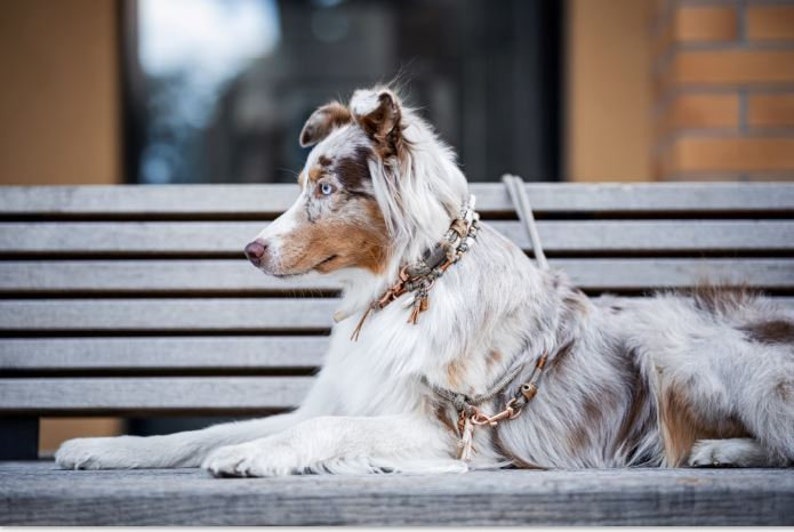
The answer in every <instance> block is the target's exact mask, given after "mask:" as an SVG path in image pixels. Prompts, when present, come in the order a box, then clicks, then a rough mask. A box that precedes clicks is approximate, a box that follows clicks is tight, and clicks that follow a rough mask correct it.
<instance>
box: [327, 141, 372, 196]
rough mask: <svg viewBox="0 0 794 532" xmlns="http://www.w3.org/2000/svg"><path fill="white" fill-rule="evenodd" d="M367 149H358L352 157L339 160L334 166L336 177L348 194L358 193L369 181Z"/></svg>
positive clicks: (368, 152) (368, 155) (368, 154)
mask: <svg viewBox="0 0 794 532" xmlns="http://www.w3.org/2000/svg"><path fill="white" fill-rule="evenodd" d="M371 154H372V152H371V151H370V150H369V149H368V148H364V147H358V148H356V152H355V154H354V155H353V156H352V157H345V158H343V159H340V160H339V162H338V163H337V164H336V177H337V178H338V179H339V182H340V183H342V186H343V187H345V189H346V190H347V191H348V192H351V193H354V192H357V191H360V189H361V188H362V187H363V185H364V183H365V182H366V181H370V180H371V177H370V174H369V157H370V155H371Z"/></svg>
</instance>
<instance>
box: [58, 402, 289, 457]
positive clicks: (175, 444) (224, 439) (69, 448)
mask: <svg viewBox="0 0 794 532" xmlns="http://www.w3.org/2000/svg"><path fill="white" fill-rule="evenodd" d="M300 419H305V416H304V415H302V414H301V412H300V411H298V412H294V413H291V414H282V415H277V416H271V417H267V418H262V419H254V420H250V421H241V422H236V423H224V424H221V425H215V426H212V427H208V428H206V429H201V430H192V431H188V432H177V433H175V434H168V435H164V436H146V437H143V436H115V437H107V438H77V439H74V440H69V441H67V442H65V443H64V444H63V445H61V447H60V449H58V452H57V453H56V454H55V461H56V463H57V464H58V465H59V466H61V467H63V468H66V469H132V468H157V467H198V466H199V465H200V464H201V462H202V460H204V458H206V457H207V454H208V453H209V452H210V451H212V450H214V449H217V448H218V447H221V446H224V445H231V444H234V443H241V442H245V441H251V440H256V439H257V438H262V437H263V436H266V435H269V434H274V433H276V432H279V431H281V430H284V429H286V428H288V427H290V426H292V425H294V424H295V423H297V422H298V421H299V420H300Z"/></svg>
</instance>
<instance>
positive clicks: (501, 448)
mask: <svg viewBox="0 0 794 532" xmlns="http://www.w3.org/2000/svg"><path fill="white" fill-rule="evenodd" d="M490 433H491V445H493V448H494V450H495V451H496V452H497V453H498V454H499V456H501V457H503V458H506V459H507V460H510V463H511V464H512V465H514V466H515V467H517V468H519V469H544V470H545V469H547V468H545V467H541V466H539V465H537V464H533V463H530V462H527V461H526V460H523V459H521V458H519V457H517V456H516V455H514V454H513V453H512V452H510V450H509V449H508V448H507V447H506V446H505V444H504V443H503V442H502V438H500V437H499V428H498V426H497V427H495V428H494V429H493V430H491V431H490Z"/></svg>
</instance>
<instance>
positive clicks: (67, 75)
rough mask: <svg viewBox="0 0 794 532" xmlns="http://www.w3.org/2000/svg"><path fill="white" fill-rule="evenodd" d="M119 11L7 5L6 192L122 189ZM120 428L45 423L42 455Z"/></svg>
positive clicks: (110, 1) (0, 89)
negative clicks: (17, 188)
mask: <svg viewBox="0 0 794 532" xmlns="http://www.w3.org/2000/svg"><path fill="white" fill-rule="evenodd" d="M116 8H117V4H116V1H115V0H2V3H0V9H2V14H0V76H2V83H0V185H54V184H98V183H103V184H111V183H119V182H121V165H120V154H121V151H120V147H119V123H120V120H119V102H118V94H119V86H118V70H117V66H118V65H117V50H118V47H117V39H116V32H117V28H116ZM119 429H120V421H119V420H118V419H112V418H78V419H52V418H44V419H42V420H41V431H40V438H39V449H40V451H41V452H43V453H45V454H46V453H49V452H52V451H53V450H55V449H56V448H57V447H58V445H59V444H60V442H61V441H63V440H64V439H68V438H70V437H75V436H100V435H107V434H114V433H117V432H118V431H119Z"/></svg>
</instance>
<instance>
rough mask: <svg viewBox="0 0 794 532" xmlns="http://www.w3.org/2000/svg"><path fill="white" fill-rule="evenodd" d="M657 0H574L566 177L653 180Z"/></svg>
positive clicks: (570, 8)
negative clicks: (653, 36) (653, 41)
mask: <svg viewBox="0 0 794 532" xmlns="http://www.w3.org/2000/svg"><path fill="white" fill-rule="evenodd" d="M652 10H653V2H652V0H568V14H567V16H568V21H567V22H568V27H567V38H568V41H567V52H568V60H567V89H566V90H567V98H568V108H567V123H566V144H567V145H566V150H567V156H566V161H565V165H566V173H565V174H566V177H567V178H568V179H569V180H572V181H647V180H650V179H651V178H652V165H651V142H652V115H651V109H652V107H651V106H652V78H651V74H652V72H651V39H650V36H651V32H650V27H649V21H650V20H651V16H652Z"/></svg>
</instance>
